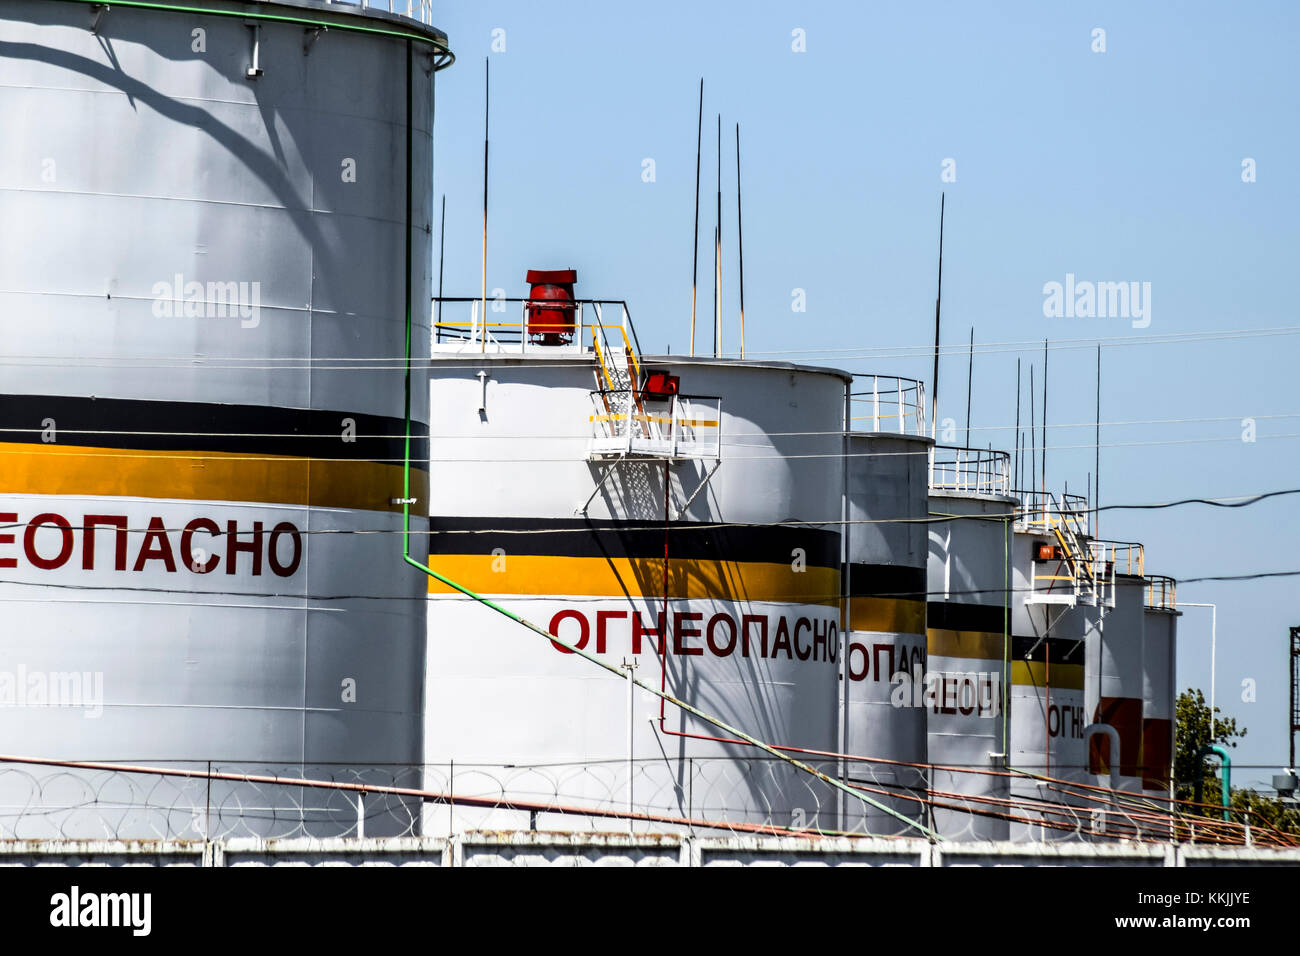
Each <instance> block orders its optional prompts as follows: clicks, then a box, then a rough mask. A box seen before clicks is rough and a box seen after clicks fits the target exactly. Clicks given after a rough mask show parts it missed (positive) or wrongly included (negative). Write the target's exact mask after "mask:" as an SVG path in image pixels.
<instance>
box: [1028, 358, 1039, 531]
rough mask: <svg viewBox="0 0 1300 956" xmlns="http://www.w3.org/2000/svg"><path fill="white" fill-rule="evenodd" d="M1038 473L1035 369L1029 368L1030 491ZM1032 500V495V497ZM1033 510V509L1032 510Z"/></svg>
mask: <svg viewBox="0 0 1300 956" xmlns="http://www.w3.org/2000/svg"><path fill="white" fill-rule="evenodd" d="M1036 471H1038V446H1037V445H1036V444H1035V443H1034V367H1033V366H1032V365H1031V366H1029V486H1028V487H1029V491H1031V492H1032V491H1033V490H1034V479H1035V478H1036V477H1037V475H1035V474H1034V472H1036ZM1030 497H1031V499H1032V497H1033V496H1032V495H1031V496H1030ZM1030 510H1032V509H1030Z"/></svg>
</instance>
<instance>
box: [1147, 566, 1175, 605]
mask: <svg viewBox="0 0 1300 956" xmlns="http://www.w3.org/2000/svg"><path fill="white" fill-rule="evenodd" d="M1146 606H1147V607H1149V608H1155V609H1156V610H1160V611H1174V610H1177V609H1178V582H1177V581H1175V580H1174V579H1173V578H1171V577H1169V576H1167V575H1164V574H1153V575H1151V576H1149V577H1148V578H1147V594H1146Z"/></svg>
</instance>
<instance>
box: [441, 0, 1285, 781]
mask: <svg viewBox="0 0 1300 956" xmlns="http://www.w3.org/2000/svg"><path fill="white" fill-rule="evenodd" d="M435 22H436V24H437V25H438V26H439V27H440V28H441V29H443V30H445V31H446V32H447V34H448V36H449V38H450V41H451V45H452V49H453V50H454V51H455V53H456V55H457V57H458V62H457V63H456V64H455V65H454V66H453V67H452V68H451V69H449V70H447V71H445V72H443V73H441V74H439V77H438V89H437V96H438V115H437V121H436V127H435V128H436V137H437V139H436V144H435V153H436V169H435V190H436V195H437V196H439V197H441V196H442V195H443V194H444V193H445V194H446V196H447V197H448V198H447V247H446V266H445V269H446V272H445V274H446V280H445V281H446V292H447V294H449V295H457V294H459V295H474V294H477V290H478V286H479V229H480V226H479V216H480V204H481V197H482V123H483V119H482V110H483V65H484V59H485V58H486V57H489V56H490V57H491V64H492V151H491V179H492V188H491V208H492V216H491V231H490V239H489V248H488V259H489V268H488V286H489V288H493V287H498V286H499V287H502V288H504V289H506V290H507V294H509V295H512V296H516V295H521V294H523V292H524V291H525V286H524V282H523V277H524V272H525V270H527V269H528V268H565V267H570V266H571V267H575V268H577V269H578V273H579V294H580V295H582V296H584V297H609V298H623V299H627V300H628V302H629V304H630V307H631V309H632V314H633V316H634V318H635V320H636V324H637V328H638V331H639V333H640V338H641V341H642V344H643V346H644V347H645V349H646V350H647V351H651V352H658V351H662V350H664V349H665V348H668V347H670V346H671V348H672V351H673V352H682V351H685V350H686V348H687V346H688V341H687V340H688V335H689V315H690V279H691V276H690V268H691V259H690V257H691V252H690V250H691V225H692V218H693V215H694V176H695V156H694V151H695V122H696V103H697V101H696V95H697V89H698V83H699V79H700V77H701V76H703V77H704V80H705V107H704V108H705V123H704V125H705V137H704V138H705V149H704V170H703V174H702V176H703V182H702V192H703V196H702V200H701V237H702V239H701V253H700V273H701V296H700V297H701V303H702V308H701V333H700V336H701V338H700V340H699V342H698V343H697V344H699V345H703V343H704V338H705V336H707V335H708V334H709V333H708V332H707V330H706V326H707V323H706V322H705V321H704V318H703V317H704V315H705V313H706V312H708V303H709V296H710V294H711V275H712V250H711V248H710V243H711V235H712V232H711V231H712V228H713V219H714V212H713V211H714V204H715V197H714V193H713V190H714V189H715V188H716V187H715V175H716V173H715V170H716V165H715V164H716V152H715V148H714V142H715V140H714V137H715V135H716V132H715V130H716V127H715V125H714V124H715V123H716V119H715V117H716V114H717V113H718V112H721V113H722V124H723V159H722V167H723V169H722V179H723V186H722V188H723V217H724V225H723V230H724V239H725V240H726V242H727V249H726V250H725V252H724V256H725V258H724V289H725V295H726V299H727V304H726V310H725V311H726V314H727V317H728V318H727V322H728V324H727V327H726V330H725V332H724V347H725V348H726V349H727V350H728V351H731V350H733V349H734V348H735V347H736V346H737V344H738V343H737V339H738V320H737V319H736V316H737V314H738V301H737V299H736V282H735V279H736V265H735V256H736V249H735V244H734V239H735V213H736V211H735V199H734V194H735V153H734V150H735V141H734V129H735V123H737V122H739V123H740V124H741V145H742V153H743V172H742V175H743V179H744V222H745V233H744V240H745V313H746V325H747V348H748V352H749V354H750V356H751V357H757V356H760V355H763V356H766V357H771V358H783V359H790V360H802V359H806V360H808V361H811V362H813V363H815V364H835V365H839V366H840V367H844V368H847V369H849V370H851V371H854V372H858V373H870V372H877V373H880V374H896V375H905V376H912V377H917V378H924V379H927V381H928V379H929V377H930V371H929V369H930V361H931V360H930V358H929V357H928V356H922V355H919V354H918V347H925V346H927V345H928V344H930V343H931V342H932V341H933V326H932V322H933V315H934V292H935V257H936V247H937V220H938V208H939V194H940V191H941V190H943V191H946V193H947V220H946V228H945V248H944V335H943V341H944V345H945V346H949V347H952V348H953V349H955V350H957V351H954V352H952V353H945V357H944V359H943V367H942V371H941V373H940V376H941V377H940V387H941V395H940V411H939V417H940V419H943V418H945V417H952V418H954V419H956V420H957V422H958V425H959V427H961V426H964V417H965V389H966V363H967V358H966V355H965V354H964V347H965V343H966V342H967V339H968V336H969V335H970V329H971V327H972V326H973V327H974V330H975V341H976V355H975V373H974V382H973V400H972V405H973V412H972V426H973V429H974V430H973V432H972V443H973V444H979V445H987V444H990V443H991V444H992V445H993V446H994V447H995V448H1010V447H1012V444H1013V437H1012V436H1013V430H1012V428H1011V424H1012V422H1013V421H1014V414H1015V365H1016V359H1017V357H1019V358H1021V360H1022V362H1023V363H1024V364H1025V366H1026V373H1025V374H1026V376H1027V374H1028V373H1027V366H1028V364H1029V363H1031V362H1032V363H1034V364H1035V365H1036V366H1037V370H1036V372H1035V375H1036V376H1037V375H1039V374H1040V373H1041V368H1042V340H1043V339H1044V338H1049V339H1051V340H1052V342H1053V343H1054V346H1064V345H1066V344H1069V341H1068V340H1078V341H1077V342H1075V343H1074V344H1075V345H1076V346H1077V347H1072V348H1067V347H1054V348H1053V350H1052V351H1051V353H1050V355H1051V357H1050V393H1049V423H1059V425H1052V426H1051V427H1049V443H1050V447H1051V448H1052V449H1053V450H1052V451H1050V452H1049V459H1048V467H1049V483H1051V484H1053V485H1055V486H1056V487H1058V488H1059V487H1060V486H1061V484H1062V483H1063V482H1068V483H1069V485H1070V488H1071V490H1072V491H1073V490H1076V489H1077V490H1080V491H1082V490H1083V487H1084V485H1085V482H1086V480H1087V476H1088V473H1089V472H1090V471H1091V470H1092V468H1093V455H1094V449H1093V444H1094V441H1093V431H1092V426H1091V422H1092V420H1093V416H1094V401H1095V383H1094V377H1093V376H1094V362H1095V352H1094V351H1093V350H1094V348H1095V343H1096V341H1097V340H1098V339H1101V340H1102V341H1103V345H1104V349H1103V358H1102V362H1103V373H1102V374H1103V378H1102V390H1103V395H1102V420H1103V422H1156V420H1167V419H1180V420H1186V419H1213V420H1212V421H1179V422H1175V423H1169V422H1158V423H1152V424H1130V425H1111V426H1107V427H1104V428H1103V432H1102V444H1103V447H1102V450H1101V455H1102V459H1101V461H1102V464H1101V468H1102V504H1103V505H1104V504H1117V503H1141V502H1155V501H1167V500H1172V499H1176V498H1184V497H1226V496H1233V495H1246V494H1252V493H1258V492H1263V491H1269V490H1274V489H1280V488H1289V487H1295V486H1300V480H1297V479H1298V478H1300V469H1298V468H1297V464H1300V454H1298V452H1300V395H1298V394H1297V391H1298V390H1297V388H1296V383H1295V375H1296V366H1297V358H1300V336H1297V334H1296V333H1294V332H1286V333H1283V334H1272V335H1268V336H1241V335H1238V336H1237V337H1224V336H1220V337H1215V338H1209V339H1205V340H1202V341H1177V340H1174V341H1164V342H1162V343H1160V344H1156V343H1153V342H1150V341H1149V340H1150V339H1151V338H1152V337H1153V336H1186V335H1188V334H1190V333H1198V332H1202V333H1204V332H1220V331H1233V330H1236V331H1238V332H1239V331H1240V330H1250V329H1278V328H1290V327H1300V321H1297V310H1296V307H1295V302H1296V293H1295V290H1294V282H1295V279H1294V276H1295V268H1294V263H1295V259H1296V255H1297V252H1298V251H1300V225H1298V223H1300V166H1298V165H1297V164H1298V163H1300V96H1298V95H1297V90H1300V76H1298V75H1297V74H1300V67H1298V66H1297V62H1298V61H1300V57H1297V56H1296V49H1297V46H1298V45H1300V12H1297V8H1296V7H1295V5H1294V4H1289V3H1281V2H1279V3H1255V4H1251V5H1249V6H1244V5H1233V4H1229V3H1188V2H1180V3H1143V4H1128V3H1105V4H1085V3H1072V4H1043V3H996V4H995V3H991V2H989V3H938V4H936V3H920V2H917V3H907V4H863V3H829V2H821V3H813V4H794V3H741V2H739V0H731V2H716V3H704V4H701V3H654V4H645V5H630V4H599V3H580V2H574V0H568V2H566V0H557V2H552V3H547V4H538V3H536V2H504V0H475V2H470V0H455V2H448V3H443V4H441V5H440V8H439V9H438V10H437V11H436V14H435ZM1096 28H1101V29H1104V30H1105V46H1106V49H1105V52H1104V53H1102V52H1094V51H1093V49H1092V47H1093V45H1094V42H1095V41H1094V37H1093V31H1094V29H1096ZM498 29H499V30H504V31H505V32H504V41H505V50H504V51H503V52H492V44H493V31H494V30H498ZM796 29H801V30H803V31H804V34H805V37H806V51H805V52H794V51H793V50H792V42H793V41H792V31H794V30H796ZM497 37H498V39H499V38H500V37H501V34H497ZM647 158H650V159H653V160H654V163H655V179H654V182H644V181H643V179H642V170H643V160H645V159H647ZM1246 158H1251V159H1253V160H1255V164H1256V177H1257V178H1256V181H1255V182H1252V183H1245V182H1243V181H1242V161H1243V159H1246ZM945 159H952V160H953V161H954V162H955V171H956V181H955V182H941V179H940V176H941V172H942V164H943V162H944V160H945ZM435 229H436V225H435ZM1067 273H1073V274H1074V275H1075V276H1076V277H1077V278H1078V279H1079V280H1091V281H1107V282H1111V281H1137V282H1149V283H1151V302H1150V313H1151V314H1150V317H1151V324H1150V326H1149V327H1148V328H1145V329H1135V328H1133V327H1132V324H1131V322H1130V321H1128V320H1127V319H1123V318H1047V317H1045V316H1044V314H1043V301H1044V295H1043V286H1044V284H1045V283H1047V282H1051V281H1057V282H1064V281H1065V276H1066V274H1067ZM796 288H797V289H803V290H805V294H806V300H807V312H806V313H803V314H795V313H793V312H792V311H791V301H792V290H794V289H796ZM993 343H1025V344H1023V345H1018V346H1008V345H994V344H993ZM1028 343H1037V344H1028ZM1026 401H1027V399H1026ZM1036 401H1038V399H1036ZM1270 416H1272V417H1270ZM1245 418H1253V419H1255V429H1256V440H1255V441H1254V442H1244V441H1242V440H1241V436H1242V430H1243V428H1242V419H1245ZM1070 423H1087V424H1086V427H1082V428H1069V427H1064V426H1066V425H1068V424H1070ZM960 434H961V433H960V432H959V437H960ZM1298 514H1300V496H1296V497H1290V498H1280V499H1275V500H1272V501H1269V502H1265V503H1261V504H1258V505H1254V506H1252V507H1249V508H1245V509H1239V510H1232V511H1222V510H1218V509H1213V510H1212V509H1207V508H1204V507H1186V508H1180V509H1172V510H1166V511H1149V512H1122V513H1110V514H1107V515H1103V517H1102V530H1103V533H1104V534H1105V536H1107V537H1115V538H1121V539H1125V540H1138V541H1142V542H1144V543H1145V544H1146V546H1147V567H1148V570H1149V571H1152V572H1155V573H1164V574H1170V575H1173V576H1175V577H1178V578H1188V577H1200V576H1206V575H1218V574H1243V573H1249V572H1255V571H1266V570H1277V569H1288V570H1289V569H1294V568H1300V556H1298V555H1296V553H1295V551H1294V548H1293V547H1292V536H1293V533H1294V531H1295V530H1296V528H1297V525H1298V522H1297V520H1296V519H1297V515H1298ZM1298 587H1300V578H1277V579H1272V580H1263V581H1251V582H1235V583H1203V584H1187V585H1185V586H1183V587H1182V588H1180V591H1179V596H1180V598H1181V599H1183V600H1187V601H1213V602H1217V603H1218V605H1219V615H1218V625H1219V626H1218V631H1219V641H1218V646H1219V653H1218V672H1217V681H1216V687H1217V698H1218V702H1219V704H1220V706H1221V707H1223V709H1224V710H1225V711H1226V712H1227V714H1229V715H1231V716H1235V717H1237V718H1238V719H1239V722H1242V723H1244V724H1245V725H1246V727H1248V728H1249V736H1248V737H1247V738H1246V740H1245V741H1244V742H1243V744H1242V745H1241V747H1240V749H1239V751H1238V754H1237V757H1236V761H1237V762H1239V763H1241V764H1267V765H1270V767H1271V766H1275V765H1279V764H1281V763H1284V762H1285V761H1286V756H1287V754H1286V747H1287V738H1286V733H1285V723H1286V719H1287V717H1286V708H1287V694H1288V678H1287V664H1286V661H1287V657H1286V655H1287V649H1286V640H1287V628H1288V626H1290V625H1293V624H1300V606H1298V604H1300V602H1297V601H1296V600H1295V594H1296V592H1297V588H1298ZM1247 679H1250V680H1254V681H1255V696H1256V699H1255V701H1254V702H1246V701H1243V700H1242V696H1243V684H1242V682H1243V681H1244V680H1247ZM1189 685H1195V686H1201V687H1204V688H1206V689H1207V691H1208V686H1209V612H1208V610H1199V609H1189V610H1188V612H1187V614H1186V615H1185V616H1184V617H1183V618H1182V620H1181V621H1180V630H1179V665H1178V686H1179V687H1180V688H1185V687H1187V686H1189ZM1271 772H1272V770H1271V769H1268V768H1263V769H1258V770H1255V769H1247V770H1243V771H1239V773H1237V774H1234V779H1237V778H1239V779H1241V780H1243V781H1244V782H1246V783H1250V782H1267V780H1268V778H1269V775H1270V774H1271Z"/></svg>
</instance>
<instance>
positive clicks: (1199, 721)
mask: <svg viewBox="0 0 1300 956" xmlns="http://www.w3.org/2000/svg"><path fill="white" fill-rule="evenodd" d="M1220 713H1221V711H1220V710H1219V708H1218V707H1215V708H1214V714H1213V715H1211V714H1210V706H1209V704H1207V703H1206V702H1205V695H1204V694H1203V693H1202V692H1201V691H1199V690H1192V689H1188V690H1186V691H1184V692H1183V693H1181V694H1179V695H1178V704H1177V708H1176V711H1175V720H1176V729H1175V750H1174V781H1175V785H1176V791H1175V792H1176V794H1177V797H1178V799H1179V800H1191V799H1192V798H1193V797H1194V795H1195V788H1196V776H1197V774H1203V775H1204V776H1203V778H1202V780H1203V788H1202V791H1201V802H1202V803H1207V804H1211V805H1212V806H1216V807H1217V806H1221V805H1222V800H1223V796H1222V794H1223V790H1222V787H1221V784H1220V782H1219V776H1218V774H1217V773H1216V772H1215V768H1214V764H1216V763H1218V761H1216V760H1209V759H1205V760H1198V759H1197V756H1196V755H1197V753H1198V752H1199V751H1200V749H1201V748H1202V747H1204V746H1206V745H1207V744H1220V745H1221V746H1224V747H1227V748H1228V749H1234V748H1235V747H1236V746H1237V741H1239V740H1240V739H1241V738H1243V737H1245V736H1246V728H1245V727H1241V728H1238V727H1237V721H1236V719H1235V718H1231V717H1229V718H1227V719H1224V718H1222V717H1220V716H1219V714H1220ZM1211 717H1213V726H1211ZM1229 806H1230V807H1231V808H1232V810H1233V811H1234V813H1233V814H1232V818H1233V819H1234V820H1238V821H1240V820H1241V819H1243V816H1244V811H1247V810H1248V811H1250V819H1251V824H1252V825H1253V826H1259V825H1271V826H1273V827H1276V828H1277V829H1279V830H1283V831H1285V832H1287V833H1300V811H1298V810H1297V809H1296V808H1295V807H1294V806H1288V805H1287V804H1284V803H1282V802H1281V801H1280V800H1276V799H1273V798H1272V797H1266V796H1263V795H1261V794H1260V793H1258V792H1256V791H1254V790H1250V789H1247V788H1243V787H1233V788H1232V793H1231V796H1230V797H1229ZM1189 809H1190V808H1189ZM1191 812H1196V813H1200V814H1201V815H1202V816H1217V815H1218V813H1219V812H1220V811H1217V810H1214V809H1212V808H1208V807H1207V808H1204V809H1196V810H1192V811H1191Z"/></svg>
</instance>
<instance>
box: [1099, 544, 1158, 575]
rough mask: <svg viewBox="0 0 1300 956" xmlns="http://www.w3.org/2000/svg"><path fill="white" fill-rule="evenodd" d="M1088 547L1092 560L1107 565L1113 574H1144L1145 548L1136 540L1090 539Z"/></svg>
mask: <svg viewBox="0 0 1300 956" xmlns="http://www.w3.org/2000/svg"><path fill="white" fill-rule="evenodd" d="M1088 549H1089V556H1090V558H1091V559H1092V561H1093V562H1098V561H1100V562H1103V563H1104V564H1107V565H1109V566H1110V567H1111V568H1112V569H1113V570H1114V573H1115V574H1123V575H1127V576H1129V577H1145V576H1146V549H1145V548H1144V547H1143V546H1142V545H1141V544H1140V543H1139V542H1137V541H1090V542H1088Z"/></svg>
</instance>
